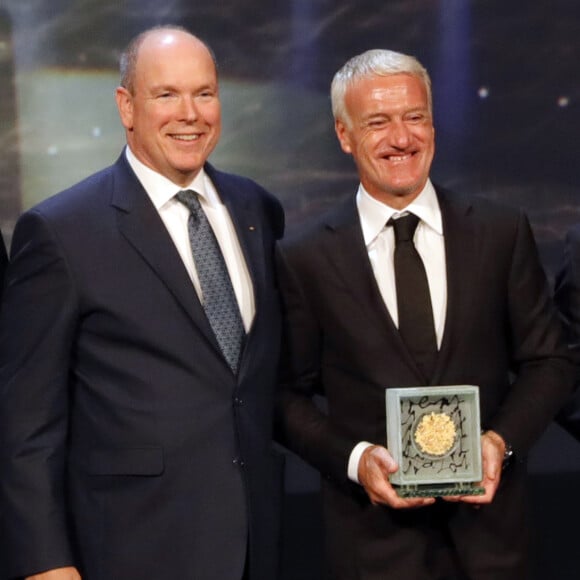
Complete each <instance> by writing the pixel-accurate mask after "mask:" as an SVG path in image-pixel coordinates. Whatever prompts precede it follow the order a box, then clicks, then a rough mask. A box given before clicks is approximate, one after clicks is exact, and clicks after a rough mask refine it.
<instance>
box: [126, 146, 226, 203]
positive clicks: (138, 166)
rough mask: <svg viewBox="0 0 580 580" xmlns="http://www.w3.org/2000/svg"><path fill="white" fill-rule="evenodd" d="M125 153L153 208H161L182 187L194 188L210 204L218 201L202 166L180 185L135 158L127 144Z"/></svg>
mask: <svg viewBox="0 0 580 580" xmlns="http://www.w3.org/2000/svg"><path fill="white" fill-rule="evenodd" d="M125 155H126V157H127V161H128V162H129V165H130V166H131V169H133V171H134V172H135V175H136V176H137V179H138V180H139V181H140V182H141V185H142V186H143V188H144V189H145V191H146V192H147V195H148V196H149V197H150V198H151V201H152V202H153V205H154V206H155V209H157V210H159V209H160V208H162V207H163V206H164V205H165V204H166V203H168V202H169V201H171V200H172V199H173V198H174V197H175V194H177V193H178V192H179V191H182V190H184V189H192V190H194V191H195V192H197V193H198V194H199V195H201V196H202V197H203V198H205V199H206V201H207V202H208V203H209V204H210V205H211V206H214V205H216V204H217V203H219V199H217V198H216V194H215V191H214V189H213V188H212V187H211V186H208V182H209V183H211V182H210V179H209V177H208V176H207V174H206V172H205V170H204V169H203V167H202V168H201V170H200V171H199V172H198V174H197V175H196V176H195V177H194V178H193V180H192V181H191V183H190V184H189V185H187V186H186V187H180V186H178V185H177V184H175V183H173V181H171V180H169V179H167V177H164V176H163V175H161V174H160V173H157V171H154V170H153V169H151V168H150V167H148V166H147V165H145V164H144V163H143V162H142V161H140V160H139V159H137V157H136V156H135V154H134V153H133V152H132V151H131V148H130V147H129V146H128V145H127V146H126V148H125Z"/></svg>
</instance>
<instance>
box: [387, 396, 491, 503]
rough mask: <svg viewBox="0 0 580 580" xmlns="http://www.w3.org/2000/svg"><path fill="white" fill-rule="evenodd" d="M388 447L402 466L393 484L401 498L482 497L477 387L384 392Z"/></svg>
mask: <svg viewBox="0 0 580 580" xmlns="http://www.w3.org/2000/svg"><path fill="white" fill-rule="evenodd" d="M385 393H386V405H387V448H388V449H389V452H390V453H391V455H392V456H393V458H394V459H395V460H396V461H397V463H398V464H399V469H398V471H397V472H396V473H393V474H391V476H390V481H391V483H392V484H393V486H394V487H395V490H396V491H397V494H398V495H399V496H401V497H440V496H447V495H480V494H482V493H484V489H483V488H482V487H480V486H478V485H477V483H478V482H480V481H481V478H482V466H481V428H480V415H479V388H478V387H476V386H473V385H453V386H443V387H408V388H401V389H385Z"/></svg>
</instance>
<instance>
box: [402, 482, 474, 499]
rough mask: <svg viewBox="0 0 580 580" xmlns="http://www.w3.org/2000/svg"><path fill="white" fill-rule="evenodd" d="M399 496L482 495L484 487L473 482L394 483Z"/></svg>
mask: <svg viewBox="0 0 580 580" xmlns="http://www.w3.org/2000/svg"><path fill="white" fill-rule="evenodd" d="M393 487H394V488H395V491H396V492H397V495H398V496H399V497H404V498H407V497H445V496H449V495H483V494H484V493H485V489H484V488H483V487H480V486H478V485H476V484H474V483H457V482H455V483H453V484H430V485H425V484H422V485H400V486H399V485H395V486H393Z"/></svg>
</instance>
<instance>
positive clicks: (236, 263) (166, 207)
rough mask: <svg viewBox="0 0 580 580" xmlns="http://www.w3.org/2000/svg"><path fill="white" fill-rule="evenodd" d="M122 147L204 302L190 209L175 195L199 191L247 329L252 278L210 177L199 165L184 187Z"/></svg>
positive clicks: (251, 314)
mask: <svg viewBox="0 0 580 580" xmlns="http://www.w3.org/2000/svg"><path fill="white" fill-rule="evenodd" d="M125 151H126V156H127V161H128V162H129V165H130V166H131V168H132V169H133V171H134V172H135V175H137V179H138V180H139V181H140V182H141V185H143V188H144V189H145V191H146V192H147V195H148V196H149V198H150V199H151V201H152V203H153V205H154V206H155V209H156V210H157V212H158V213H159V216H160V217H161V219H162V220H163V223H164V224H165V227H166V228H167V231H168V232H169V235H170V236H171V239H172V240H173V243H174V244H175V247H176V248H177V251H178V252H179V255H180V256H181V259H182V261H183V264H184V266H185V268H186V270H187V273H188V274H189V277H190V278H191V281H192V283H193V285H194V287H195V291H196V292H197V295H198V296H199V299H200V300H201V302H202V303H203V295H202V291H201V286H200V283H199V277H198V275H197V270H196V268H195V262H194V260H193V255H192V252H191V245H190V243H189V233H188V230H187V222H188V219H189V210H188V209H187V207H185V205H183V204H182V203H181V202H179V201H177V199H176V198H175V195H176V194H177V193H178V192H179V191H182V190H185V189H191V190H193V191H195V192H196V193H197V194H198V195H199V199H200V203H201V207H202V208H203V211H204V212H205V214H206V216H207V219H208V221H209V223H210V225H211V227H212V229H213V231H214V234H215V237H216V238H217V241H218V244H219V246H220V249H221V251H222V254H223V256H224V260H225V263H226V267H227V269H228V273H229V276H230V280H231V281H232V286H233V288H234V292H235V295H236V300H237V302H238V306H239V307H240V312H241V315H242V320H243V322H244V328H245V329H246V332H248V330H249V329H250V327H251V325H252V321H253V320H254V314H255V312H256V308H255V303H254V292H253V287H252V280H251V277H250V273H249V270H248V266H247V264H246V261H245V259H244V255H243V253H242V249H241V247H240V242H239V240H238V237H237V235H236V232H235V229H234V224H233V222H232V219H231V217H230V214H229V213H228V211H227V209H226V207H225V205H224V204H223V203H222V202H221V200H220V198H219V195H218V193H217V191H216V188H215V186H214V184H213V183H212V182H211V179H210V178H209V177H208V176H207V174H206V173H205V171H204V170H203V169H202V170H201V171H200V172H199V173H198V174H197V175H196V176H195V178H194V179H193V181H192V182H191V183H190V184H188V185H187V186H185V187H179V186H178V185H176V184H175V183H173V182H172V181H170V180H169V179H167V178H166V177H164V176H163V175H161V174H160V173H157V172H156V171H153V169H151V168H149V167H147V166H146V165H145V164H143V163H142V162H141V161H139V159H137V157H135V155H134V153H133V152H132V151H131V149H130V148H129V147H128V146H127V147H126V149H125Z"/></svg>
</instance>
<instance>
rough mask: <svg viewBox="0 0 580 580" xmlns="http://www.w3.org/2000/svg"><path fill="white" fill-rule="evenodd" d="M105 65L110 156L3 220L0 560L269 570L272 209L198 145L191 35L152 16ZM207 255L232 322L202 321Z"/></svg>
mask: <svg viewBox="0 0 580 580" xmlns="http://www.w3.org/2000/svg"><path fill="white" fill-rule="evenodd" d="M121 76H122V82H121V86H120V87H119V88H118V89H117V92H116V100H117V106H118V109H119V114H120V117H121V121H122V123H123V126H124V128H125V131H126V137H127V147H126V148H125V150H124V151H123V153H122V154H121V156H120V158H119V159H118V160H117V162H116V163H115V164H114V165H112V166H111V167H108V168H107V169H104V170H103V171H101V172H99V173H96V174H95V175H92V176H91V177H89V178H88V179H86V180H85V181H83V182H81V183H79V184H77V185H75V186H73V187H71V188H70V189H68V190H67V191H64V192H62V193H60V194H58V195H56V196H54V197H52V198H50V199H48V200H46V201H44V202H42V203H40V204H39V205H38V206H36V207H34V208H33V209H31V210H30V211H28V212H26V213H25V214H24V215H23V216H22V217H21V219H20V220H19V222H18V224H17V226H16V230H15V232H14V237H13V243H12V266H11V268H10V269H9V273H8V276H7V288H6V291H5V295H4V304H3V307H2V315H1V319H0V367H1V371H0V441H1V443H0V446H1V447H0V449H1V456H0V473H1V474H2V477H1V484H0V485H1V501H2V507H1V520H2V525H1V533H2V538H3V544H2V548H1V552H2V554H3V557H5V558H6V560H7V562H6V563H7V569H8V573H9V575H10V577H23V576H24V577H27V578H33V579H38V580H40V579H47V580H48V579H54V580H57V579H58V580H61V579H62V580H64V579H67V580H73V579H78V578H83V579H84V580H113V579H123V580H142V579H144V578H146V579H150V580H167V579H170V578H171V579H173V578H182V579H184V580H241V578H242V577H244V578H248V579H249V580H273V579H274V578H276V576H277V572H276V569H277V547H278V527H279V520H278V507H279V491H280V490H281V468H282V465H281V460H280V458H279V457H278V456H277V455H275V454H273V452H272V449H271V421H272V399H273V390H274V389H273V387H274V383H275V375H276V372H275V369H276V364H277V359H278V351H279V327H280V320H279V305H278V299H277V293H276V290H275V283H274V273H273V267H272V260H273V249H274V244H275V241H276V239H277V238H279V237H280V236H281V235H282V232H283V226H284V221H283V212H282V209H281V206H280V204H279V203H278V201H277V200H276V199H275V198H274V197H272V196H271V195H270V194H268V193H267V192H266V191H264V190H263V189H262V188H261V187H259V186H258V185H257V184H256V183H254V182H252V181H250V180H249V179H245V178H242V177H238V176H234V175H230V174H226V173H222V172H220V171H218V170H216V169H214V168H213V167H212V166H211V165H209V164H208V163H207V158H208V156H209V155H210V153H211V152H212V151H213V149H214V147H215V145H216V144H217V142H218V138H219V135H220V126H221V123H220V99H219V90H218V80H217V74H216V66H215V63H214V60H213V57H212V55H211V53H210V51H209V49H208V48H207V46H206V45H205V44H204V43H202V42H201V41H200V40H199V39H198V38H196V37H195V36H192V35H191V34H189V33H188V32H187V31H185V30H183V29H180V28H178V27H163V28H155V29H152V30H149V31H147V32H145V33H143V34H142V35H140V36H139V37H137V39H136V40H134V41H133V42H132V43H131V45H130V46H129V48H128V49H127V51H126V53H125V54H124V55H123V57H122V59H121ZM183 192H185V193H183ZM188 204H191V205H188ZM194 206H195V207H194ZM200 207H201V210H202V212H203V215H202V214H200V213H195V215H194V212H197V211H199V208H200ZM192 220H193V222H192ZM192 223H193V224H194V225H193V226H192ZM201 223H203V224H205V233H204V244H206V245H205V246H204V248H206V254H201V255H200V254H195V249H194V237H195V234H191V232H192V230H195V228H196V227H197V226H198V225H199V224H201ZM207 224H209V227H208V226H207ZM216 242H217V245H216ZM196 243H197V242H196ZM207 244H210V245H211V247H212V256H213V257H212V259H211V260H209V258H207V255H208V254H209V250H207V248H208V245H207ZM196 247H197V246H196ZM220 256H221V257H220ZM206 262H212V264H210V265H209V266H208V264H207V263H206ZM218 262H219V264H220V266H219V268H220V269H221V275H220V277H219V284H220V288H223V289H224V290H223V293H222V294H225V293H226V290H225V288H226V287H227V294H228V296H230V297H233V298H232V299H231V300H230V304H229V306H232V305H235V308H233V310H229V311H228V313H227V314H225V313H224V312H221V313H220V312H218V315H219V314H224V316H227V317H229V318H230V319H231V320H232V321H235V324H234V322H232V323H231V325H230V326H227V325H226V327H225V329H224V327H223V326H222V327H221V330H220V331H219V332H218V330H216V329H215V328H216V327H214V315H215V313H213V312H212V314H211V315H210V314H209V310H208V304H209V303H210V298H209V296H210V295H211V297H212V298H211V301H213V300H214V299H216V300H219V299H220V298H222V297H223V296H220V292H217V293H216V292H215V291H210V290H208V289H207V288H208V286H207V285H205V280H206V278H207V276H206V274H207V271H208V267H213V266H214V265H216V264H217V263H218ZM215 267H216V268H217V267H218V266H217V265H216V266H215ZM224 272H227V273H226V274H225V275H224ZM228 278H229V280H228ZM212 303H213V302H212ZM218 311H219V308H218ZM218 317H219V316H218ZM222 318H223V317H222ZM224 335H229V336H226V338H224ZM222 339H223V340H222ZM230 339H231V342H235V348H231V344H230V343H228V341H229V340H230ZM224 341H225V342H224Z"/></svg>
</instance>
